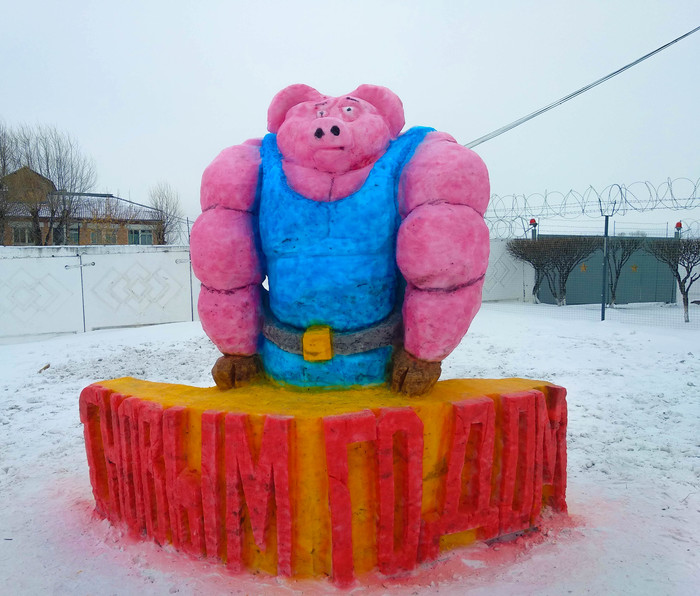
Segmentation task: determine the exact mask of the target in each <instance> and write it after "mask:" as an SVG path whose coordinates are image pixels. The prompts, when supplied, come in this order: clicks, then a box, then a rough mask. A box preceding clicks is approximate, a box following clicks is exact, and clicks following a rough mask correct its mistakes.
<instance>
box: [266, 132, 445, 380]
mask: <svg viewBox="0 0 700 596" xmlns="http://www.w3.org/2000/svg"><path fill="white" fill-rule="evenodd" d="M432 130H433V129H431V128H424V127H416V128H412V129H410V130H408V131H407V132H406V133H404V134H403V135H401V136H400V137H399V138H398V139H396V140H395V141H393V142H392V143H391V144H390V145H389V148H388V149H387V151H386V153H385V154H384V155H383V156H382V157H381V158H380V159H379V160H378V161H377V162H376V164H375V165H374V167H373V168H372V170H371V172H370V173H369V176H368V177H367V180H366V181H365V183H364V185H363V186H362V188H360V189H359V190H358V191H356V192H355V193H353V194H351V195H349V196H347V197H345V198H343V199H339V200H336V201H332V202H321V201H314V200H311V199H307V198H305V197H303V196H302V195H300V194H298V193H297V192H295V191H294V190H292V189H291V188H290V187H289V185H288V184H287V180H286V177H285V175H284V171H283V169H282V157H281V155H280V153H279V150H278V148H277V141H276V135H274V134H268V135H267V136H266V137H265V138H264V139H263V143H262V147H261V156H262V185H261V194H260V213H259V225H260V239H261V243H262V252H263V254H264V256H265V259H266V263H267V276H268V281H269V287H270V292H269V305H268V306H267V308H268V314H267V317H268V318H269V319H272V320H273V321H274V325H273V326H276V328H279V329H281V330H282V331H285V330H286V331H285V332H289V333H291V334H294V333H298V334H299V335H300V336H301V334H303V333H304V331H305V330H307V329H308V328H309V327H312V326H327V327H330V330H331V333H340V334H343V333H344V332H346V334H347V332H356V331H360V330H363V329H367V328H370V327H372V326H374V325H376V324H377V323H380V322H381V321H382V320H383V319H386V317H388V316H389V315H390V314H391V313H392V311H393V310H394V309H395V307H396V306H397V296H398V294H399V293H400V291H401V289H400V285H401V283H402V280H401V276H400V273H399V272H398V269H397V266H396V258H395V251H396V233H397V230H398V227H399V224H400V218H399V214H398V207H397V200H396V196H397V192H398V181H399V177H400V175H401V171H402V169H403V167H404V166H405V165H406V164H407V163H408V161H409V160H410V159H411V157H412V155H413V153H414V152H415V150H416V148H417V147H418V145H419V144H420V143H421V142H422V140H423V139H424V137H425V135H426V134H427V133H428V132H430V131H432ZM282 331H280V332H282ZM267 337H272V335H271V334H267V335H266V337H265V338H263V340H262V341H263V345H262V350H261V353H262V360H263V364H264V367H265V371H266V373H267V374H268V376H270V377H271V378H272V379H274V380H276V381H279V382H282V383H288V384H291V385H298V386H302V387H314V386H330V387H333V386H335V387H338V386H350V385H371V384H379V383H383V382H384V381H385V379H386V374H387V364H388V362H389V360H390V358H391V350H392V347H391V345H382V346H381V347H377V348H375V349H370V350H369V351H361V352H358V353H350V354H343V355H341V354H337V353H334V354H333V356H332V358H330V359H329V360H325V361H309V360H306V359H305V357H304V355H303V354H302V353H293V351H289V350H287V349H282V348H281V347H279V345H277V344H276V343H274V342H273V341H271V340H270V339H268V338H267ZM297 352H298V350H297Z"/></svg>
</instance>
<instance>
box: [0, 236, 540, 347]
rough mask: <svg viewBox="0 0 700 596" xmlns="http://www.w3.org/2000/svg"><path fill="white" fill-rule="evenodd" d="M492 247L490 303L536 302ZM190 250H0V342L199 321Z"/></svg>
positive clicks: (521, 272) (511, 264) (501, 250)
mask: <svg viewBox="0 0 700 596" xmlns="http://www.w3.org/2000/svg"><path fill="white" fill-rule="evenodd" d="M505 245H506V241H505V240H493V241H492V242H491V259H490V262H489V268H488V271H487V273H486V282H485V284H484V300H522V299H523V298H524V297H525V298H526V299H527V298H528V297H529V296H530V293H531V288H532V284H533V277H534V276H533V272H532V269H531V268H530V267H528V266H525V265H523V264H522V263H518V262H516V261H514V260H513V259H512V258H511V257H510V256H509V255H508V253H507V252H506V250H505ZM198 294H199V282H198V281H197V279H196V278H195V277H194V276H193V275H192V271H191V268H190V264H189V250H188V247H187V246H85V247H82V246H81V247H80V248H78V247H75V246H59V247H21V248H17V247H0V338H3V339H4V340H5V341H13V339H17V338H20V337H27V336H34V335H42V334H54V333H76V332H82V331H91V330H95V329H107V328H114V327H132V326H138V325H155V324H159V323H173V322H180V321H194V320H197V296H198Z"/></svg>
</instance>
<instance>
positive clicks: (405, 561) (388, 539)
mask: <svg viewBox="0 0 700 596" xmlns="http://www.w3.org/2000/svg"><path fill="white" fill-rule="evenodd" d="M395 438H396V439H397V440H396V443H395ZM395 444H396V453H394V445H395ZM377 456H378V462H377V465H378V472H379V528H378V532H377V551H378V552H377V554H378V559H379V569H380V570H381V571H382V572H383V573H396V572H397V571H399V570H410V569H413V568H414V567H415V566H416V561H417V556H418V537H419V535H420V523H421V517H420V514H421V503H422V499H423V421H422V420H421V419H420V418H419V417H418V415H417V414H416V413H415V412H414V411H413V410H412V409H411V408H383V409H382V410H381V411H380V414H379V418H378V420H377ZM395 460H396V461H397V462H404V464H403V465H402V466H399V469H397V470H396V473H395V470H394V461H395ZM397 498H398V512H399V519H400V520H401V521H402V522H403V523H402V524H401V525H402V528H401V529H400V539H399V540H395V536H397V534H398V531H397V527H396V526H397V525H398V524H399V520H397V519H396V518H395V516H394V512H395V509H396V507H397V503H396V501H397ZM396 542H398V544H397V543H396Z"/></svg>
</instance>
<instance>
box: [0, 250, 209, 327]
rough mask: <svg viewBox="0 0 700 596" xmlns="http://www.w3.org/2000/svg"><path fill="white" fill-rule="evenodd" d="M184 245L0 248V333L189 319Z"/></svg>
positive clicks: (192, 290) (192, 302)
mask: <svg viewBox="0 0 700 596" xmlns="http://www.w3.org/2000/svg"><path fill="white" fill-rule="evenodd" d="M198 292H199V282H198V281H197V280H196V278H194V276H192V274H191V268H190V261H189V250H188V247H186V246H184V247H183V246H158V247H155V246H153V247H150V246H133V247H132V246H94V247H80V248H79V249H77V247H71V246H63V247H22V248H10V247H4V248H0V337H2V338H13V337H26V336H31V335H39V334H46V333H71V332H73V333H75V332H82V331H91V330H95V329H105V328H110V327H130V326H137V325H154V324H159V323H172V322H178V321H192V320H195V319H196V317H197V309H196V304H197V303H196V296H197V294H198Z"/></svg>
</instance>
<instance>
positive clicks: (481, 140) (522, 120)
mask: <svg viewBox="0 0 700 596" xmlns="http://www.w3.org/2000/svg"><path fill="white" fill-rule="evenodd" d="M698 31H700V27H695V29H693V30H692V31H688V33H686V34H684V35H681V36H680V37H677V38H676V39H674V40H673V41H669V42H668V43H667V44H665V45H662V46H661V47H660V48H656V49H655V50H654V51H653V52H649V53H648V54H646V55H644V56H642V57H641V58H637V60H635V61H634V62H630V63H629V64H628V65H627V66H623V67H622V68H620V69H618V70H616V71H615V72H611V73H610V74H609V75H606V76H604V77H603V78H601V79H598V80H597V81H594V82H593V83H589V84H588V85H586V86H585V87H581V88H580V89H579V90H578V91H574V92H573V93H570V94H569V95H567V96H565V97H562V98H561V99H559V100H557V101H555V102H554V103H550V104H549V105H547V106H545V107H543V108H540V109H539V110H536V111H534V112H532V113H531V114H528V115H527V116H523V117H522V118H519V119H518V120H515V121H514V122H511V123H510V124H507V125H506V126H502V127H501V128H499V129H497V130H494V131H493V132H490V133H489V134H487V135H484V136H483V137H479V138H478V139H476V140H474V141H472V142H471V143H467V144H466V145H465V147H467V148H469V149H471V148H472V147H476V146H477V145H481V143H485V142H486V141H489V140H491V139H493V138H494V137H497V136H499V135H502V134H503V133H504V132H508V131H509V130H511V129H513V128H515V127H516V126H520V125H521V124H524V123H525V122H527V121H528V120H532V119H533V118H535V117H537V116H539V115H540V114H544V113H545V112H548V111H549V110H551V109H552V108H556V107H557V106H560V105H561V104H563V103H565V102H567V101H569V100H570V99H573V98H574V97H577V96H578V95H581V94H582V93H585V92H586V91H589V90H590V89H593V87H596V86H598V85H600V84H601V83H604V82H605V81H607V80H609V79H612V78H613V77H614V76H617V75H619V74H620V73H623V72H625V71H626V70H628V69H630V68H632V67H633V66H636V65H637V64H639V63H640V62H643V61H644V60H646V59H647V58H651V57H652V56H653V55H654V54H658V53H659V52H661V51H662V50H665V49H666V48H668V47H670V46H672V45H673V44H674V43H677V42H679V41H680V40H681V39H685V38H686V37H688V36H689V35H692V34H693V33H697V32H698Z"/></svg>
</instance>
